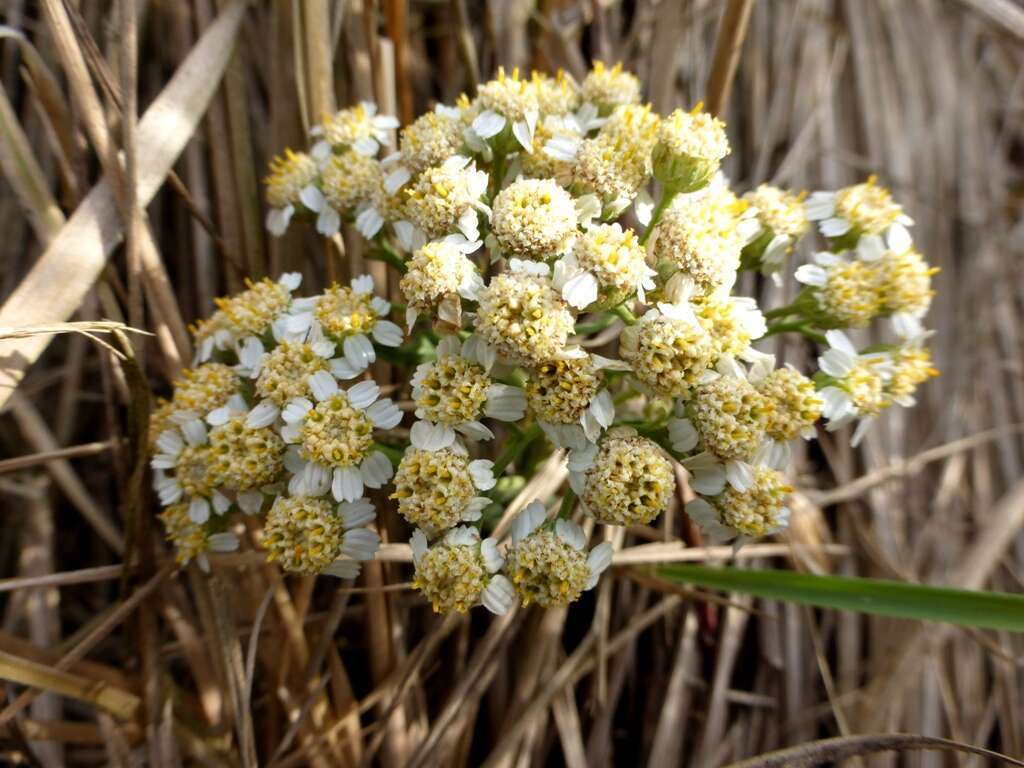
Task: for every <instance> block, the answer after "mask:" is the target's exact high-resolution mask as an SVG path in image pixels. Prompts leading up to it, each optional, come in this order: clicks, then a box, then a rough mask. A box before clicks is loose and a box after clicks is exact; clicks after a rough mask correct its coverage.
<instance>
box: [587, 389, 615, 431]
mask: <svg viewBox="0 0 1024 768" xmlns="http://www.w3.org/2000/svg"><path fill="white" fill-rule="evenodd" d="M590 412H591V413H593V414H594V418H595V419H597V423H598V424H600V425H601V426H602V427H604V428H605V429H607V428H608V427H610V426H611V425H612V422H613V421H615V401H614V400H613V399H612V394H611V392H609V391H608V390H607V389H602V390H601V391H600V392H598V393H597V396H596V397H595V398H594V399H593V400H591V401H590Z"/></svg>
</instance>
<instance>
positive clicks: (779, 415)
mask: <svg viewBox="0 0 1024 768" xmlns="http://www.w3.org/2000/svg"><path fill="white" fill-rule="evenodd" d="M757 391H758V392H760V393H761V395H762V396H763V397H765V398H766V399H767V400H768V401H769V402H770V403H771V404H772V409H771V410H770V411H769V412H768V414H767V421H766V424H765V434H766V435H767V436H768V437H770V438H771V439H773V440H779V441H781V442H785V441H787V440H792V439H794V438H796V437H798V436H800V435H801V434H802V433H804V432H805V431H806V430H807V429H808V427H810V426H811V425H813V424H814V422H816V421H817V420H818V419H820V418H821V409H822V406H823V401H822V399H821V396H820V395H819V394H818V392H817V390H816V389H815V386H814V382H813V381H811V380H810V379H809V378H807V377H806V376H804V375H803V374H802V373H800V371H798V370H796V369H794V368H788V367H787V368H776V369H775V370H774V371H772V372H771V373H769V374H768V375H767V376H765V377H764V378H763V379H762V380H761V381H759V382H758V384H757Z"/></svg>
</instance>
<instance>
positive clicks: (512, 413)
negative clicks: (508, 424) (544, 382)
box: [484, 384, 526, 421]
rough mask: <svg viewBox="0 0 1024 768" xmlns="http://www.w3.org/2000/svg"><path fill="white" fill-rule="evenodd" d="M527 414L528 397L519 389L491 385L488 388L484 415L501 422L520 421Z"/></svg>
mask: <svg viewBox="0 0 1024 768" xmlns="http://www.w3.org/2000/svg"><path fill="white" fill-rule="evenodd" d="M525 412H526V395H525V394H524V393H523V390H521V389H519V387H512V386H509V385H508V384H491V386H489V387H488V388H487V403H486V404H485V405H484V415H486V416H488V417H490V418H492V419H499V420H500V421H519V420H520V419H521V418H523V414H524V413H525Z"/></svg>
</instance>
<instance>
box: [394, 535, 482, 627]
mask: <svg viewBox="0 0 1024 768" xmlns="http://www.w3.org/2000/svg"><path fill="white" fill-rule="evenodd" d="M489 580H490V578H489V574H488V572H487V568H486V566H485V565H484V559H483V557H482V556H481V555H480V547H479V545H467V544H455V543H452V542H448V541H444V540H442V541H439V542H437V543H436V544H434V546H432V547H431V548H430V549H428V550H427V551H426V552H425V553H423V556H422V557H420V559H419V562H418V563H416V575H415V577H414V578H413V581H412V585H413V588H415V589H417V590H419V592H420V594H422V595H423V596H424V597H425V598H426V599H427V600H429V601H430V602H431V604H432V605H433V607H434V612H435V613H451V612H453V611H454V612H457V613H465V612H466V611H468V610H469V609H470V608H472V607H473V606H474V605H476V604H477V603H479V602H480V593H481V592H483V591H484V588H485V587H486V586H487V582H488V581H489Z"/></svg>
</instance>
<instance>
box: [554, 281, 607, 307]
mask: <svg viewBox="0 0 1024 768" xmlns="http://www.w3.org/2000/svg"><path fill="white" fill-rule="evenodd" d="M597 292H598V285H597V278H596V277H594V275H593V274H592V273H590V272H583V273H582V274H579V275H576V277H573V278H570V279H569V280H568V281H566V283H565V286H564V287H563V288H562V298H564V299H565V300H566V302H568V304H569V305H570V306H572V307H576V308H577V309H584V308H585V307H589V306H590V305H591V304H593V303H594V302H595V301H597Z"/></svg>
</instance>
